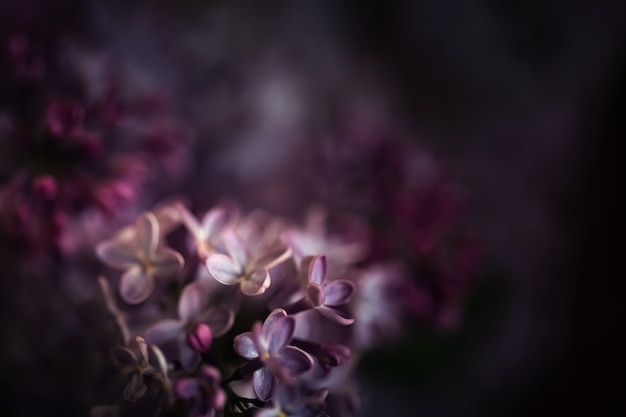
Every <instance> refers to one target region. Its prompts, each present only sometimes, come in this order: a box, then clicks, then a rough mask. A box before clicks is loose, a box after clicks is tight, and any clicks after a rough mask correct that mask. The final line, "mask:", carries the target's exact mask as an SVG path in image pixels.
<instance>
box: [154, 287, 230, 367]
mask: <svg viewBox="0 0 626 417" xmlns="http://www.w3.org/2000/svg"><path fill="white" fill-rule="evenodd" d="M206 302H207V294H206V291H205V290H204V287H203V286H202V284H200V283H199V282H194V283H191V284H189V285H187V286H186V287H185V289H184V290H183V293H182V294H181V296H180V299H179V300H178V320H174V319H164V320H161V321H159V322H158V323H156V324H154V325H152V326H151V327H149V328H148V329H147V330H146V332H145V334H144V337H145V338H146V340H147V341H148V342H150V343H151V344H155V345H162V344H164V343H167V342H170V341H175V342H177V343H178V350H179V359H180V361H181V363H182V365H183V367H184V368H185V369H193V368H194V367H195V366H197V364H198V361H199V358H200V357H199V355H198V353H199V352H204V351H206V350H208V349H210V344H211V341H212V338H213V337H219V336H222V335H223V334H225V333H226V332H227V331H228V330H229V329H230V328H231V326H232V325H233V321H234V313H233V311H232V310H231V309H229V308H227V307H222V306H220V307H213V308H205V307H206ZM205 326H206V327H205Z"/></svg>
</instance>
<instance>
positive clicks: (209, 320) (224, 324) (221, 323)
mask: <svg viewBox="0 0 626 417" xmlns="http://www.w3.org/2000/svg"><path fill="white" fill-rule="evenodd" d="M202 316H203V318H202V322H203V323H205V324H207V325H208V326H209V327H210V328H211V331H212V332H213V336H214V337H220V336H223V335H224V334H226V332H228V331H229V330H230V328H231V327H232V326H233V323H234V322H235V313H234V312H233V310H231V309H230V308H228V307H225V306H217V307H213V308H210V309H208V310H206V311H205V313H203V314H202Z"/></svg>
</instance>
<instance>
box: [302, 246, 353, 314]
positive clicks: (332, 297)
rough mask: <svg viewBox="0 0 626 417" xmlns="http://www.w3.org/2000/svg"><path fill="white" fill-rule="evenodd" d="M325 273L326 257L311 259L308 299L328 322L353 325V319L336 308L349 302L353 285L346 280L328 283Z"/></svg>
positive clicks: (307, 290) (320, 256)
mask: <svg viewBox="0 0 626 417" xmlns="http://www.w3.org/2000/svg"><path fill="white" fill-rule="evenodd" d="M326 273H327V264H326V256H324V255H319V256H316V257H315V258H313V259H312V260H311V263H310V264H309V270H308V279H309V283H308V285H307V288H306V293H307V297H308V299H309V300H310V301H311V303H312V304H313V306H314V308H315V309H316V310H317V311H319V312H320V313H321V314H323V315H324V316H325V317H327V318H329V319H330V320H333V321H335V322H337V323H339V324H343V325H348V324H352V323H354V318H352V317H351V316H349V315H348V314H347V313H345V312H343V311H341V310H339V309H337V308H336V307H338V306H342V305H344V304H348V303H349V302H350V300H351V299H352V295H353V294H354V290H355V286H354V284H353V283H352V282H351V281H348V280H346V279H339V280H336V281H330V282H328V281H327V280H326Z"/></svg>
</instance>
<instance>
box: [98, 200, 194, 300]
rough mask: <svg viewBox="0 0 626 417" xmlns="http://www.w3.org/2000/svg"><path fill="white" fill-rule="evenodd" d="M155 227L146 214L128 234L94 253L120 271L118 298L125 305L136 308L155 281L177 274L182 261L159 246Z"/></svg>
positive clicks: (104, 244)
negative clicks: (131, 305) (134, 305)
mask: <svg viewBox="0 0 626 417" xmlns="http://www.w3.org/2000/svg"><path fill="white" fill-rule="evenodd" d="M159 240H160V239H159V223H158V222H157V219H156V217H155V216H154V214H152V213H150V212H146V213H144V214H142V215H141V216H140V217H139V218H138V219H137V221H136V222H135V226H134V229H133V230H132V232H130V233H124V234H123V235H118V236H116V237H114V238H113V239H111V240H107V241H105V242H103V243H101V244H99V245H98V247H97V248H96V253H97V254H98V256H99V257H100V259H101V260H102V261H103V262H105V263H106V264H107V265H109V266H111V267H113V268H117V269H121V270H124V271H125V272H124V275H122V278H121V280H120V295H121V296H122V299H123V300H124V301H126V302H127V303H129V304H139V303H141V302H142V301H144V300H145V299H146V298H148V297H149V296H150V294H152V291H153V290H154V278H155V277H169V276H172V275H175V274H177V273H178V272H179V271H180V270H181V269H182V266H183V263H184V260H183V257H182V256H181V255H180V254H179V253H178V252H176V251H174V250H172V249H169V248H164V247H161V246H160V245H159Z"/></svg>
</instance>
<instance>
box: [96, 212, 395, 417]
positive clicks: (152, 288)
mask: <svg viewBox="0 0 626 417" xmlns="http://www.w3.org/2000/svg"><path fill="white" fill-rule="evenodd" d="M311 213H312V214H311V216H309V219H308V221H307V226H305V227H300V226H298V225H296V224H291V223H289V222H287V221H285V220H282V219H278V218H273V217H271V216H269V215H267V214H264V213H260V212H253V213H250V214H248V215H245V216H243V215H242V214H240V213H239V210H238V209H236V208H234V207H233V206H231V205H226V204H224V205H220V206H216V207H214V208H212V209H211V210H209V211H208V212H207V213H205V215H204V216H203V219H202V220H199V219H198V218H196V216H194V215H193V214H192V213H191V212H190V211H189V210H188V209H187V207H186V206H185V205H183V204H182V203H180V202H173V203H171V204H169V205H165V206H163V205H162V206H160V208H158V209H156V210H154V211H153V212H145V213H143V214H141V215H140V216H139V218H138V219H137V220H136V221H135V222H134V223H133V224H131V225H129V226H127V227H125V228H123V229H122V230H120V231H118V232H117V233H116V234H114V235H113V236H112V237H111V238H110V239H108V240H106V241H103V242H101V243H100V244H99V245H98V246H97V248H96V253H97V255H98V257H99V258H100V259H101V260H102V261H103V262H104V263H105V264H106V265H108V266H109V267H110V268H112V269H116V270H118V271H119V273H118V274H117V275H115V274H111V272H112V271H109V273H108V275H109V279H105V278H101V279H100V284H101V287H102V289H103V294H104V298H105V304H106V306H107V309H108V311H109V313H110V314H111V317H112V318H113V319H114V320H115V323H116V324H117V326H118V327H119V330H120V335H121V338H120V340H121V341H122V346H119V347H116V348H114V350H113V359H114V361H115V363H116V365H117V368H118V369H121V370H122V372H123V373H124V375H126V377H127V378H128V379H129V380H128V382H127V385H126V386H125V387H124V388H123V390H122V392H121V393H120V396H119V398H118V400H119V401H118V403H116V404H112V405H107V406H98V407H94V409H93V415H94V416H95V415H109V414H108V413H112V414H113V415H139V413H138V411H137V410H150V412H149V413H147V414H146V415H151V416H157V415H165V414H166V413H168V412H172V410H179V411H180V410H186V411H183V412H184V413H188V415H191V416H237V415H256V416H264V417H267V416H281V417H285V416H290V417H296V416H300V417H315V416H325V415H333V414H332V407H330V406H329V404H328V403H327V402H326V399H327V398H330V397H337V398H343V399H344V400H345V401H349V402H356V399H355V398H353V394H352V392H351V391H350V390H346V387H347V386H350V385H351V382H352V369H353V368H354V365H355V362H356V360H357V359H358V356H359V354H360V353H361V352H363V351H364V350H366V349H367V348H368V347H369V346H370V344H368V343H367V342H366V343H364V342H363V337H362V336H360V335H361V334H362V333H363V331H364V330H363V329H361V330H359V320H360V317H359V314H360V315H362V316H363V318H364V319H365V321H364V325H365V326H366V328H370V327H371V326H376V325H378V324H379V322H377V321H376V320H372V319H371V317H370V315H371V313H370V311H380V310H383V309H385V308H387V307H388V306H389V305H391V304H393V303H394V302H395V301H397V300H394V299H390V298H389V297H386V296H385V294H384V293H382V294H379V297H378V299H376V298H372V297H369V298H368V297H367V290H366V292H365V293H364V294H363V295H365V298H364V297H363V296H362V295H361V294H360V289H361V287H362V286H363V287H364V288H366V289H367V286H368V285H369V284H368V282H369V280H370V278H368V277H369V276H371V275H372V273H373V272H372V268H374V269H376V268H378V269H376V270H377V271H378V275H381V274H382V275H383V276H384V275H385V267H384V266H378V267H375V266H370V267H368V268H363V267H362V266H360V265H358V264H357V262H358V260H359V259H360V258H362V257H363V256H365V255H366V254H367V249H366V248H367V247H368V246H369V244H368V242H367V241H365V240H360V241H355V240H354V239H353V238H350V239H349V238H346V237H345V236H338V235H328V234H327V231H326V230H325V228H324V223H325V222H324V220H323V216H321V213H320V211H319V210H313V211H312V212H311ZM312 217H314V218H315V219H316V220H315V221H314V220H313V219H312ZM316 221H319V222H318V223H316ZM316 224H317V226H316ZM181 230H182V231H186V232H187V233H186V234H187V236H188V238H187V239H182V240H181V239H178V240H176V239H172V238H170V237H171V236H172V235H176V233H178V231H181ZM170 242H173V243H171V245H174V246H175V247H176V249H173V248H172V247H170ZM177 245H178V246H177ZM181 253H185V254H186V256H185V257H183V255H181ZM109 282H114V283H116V287H117V293H118V294H119V298H120V299H121V301H122V302H123V306H122V307H119V306H118V303H117V302H116V301H115V298H117V297H115V296H114V295H113V292H112V291H111V290H110V286H109ZM392 296H394V295H393V294H392ZM172 301H174V302H172ZM396 310H401V306H396ZM393 311H395V310H393ZM400 315H401V313H398V314H397V316H398V317H399V316H400ZM381 317H383V319H384V320H390V321H391V322H393V320H394V313H393V312H381ZM372 322H374V323H373V324H372ZM391 325H393V323H391ZM136 344H138V345H139V351H140V353H138V354H134V353H132V350H131V347H132V346H133V345H136ZM148 350H150V351H151V352H152V353H153V356H155V357H156V359H157V365H149V361H148V354H147V353H146V352H148ZM129 375H130V376H129ZM147 377H149V378H150V379H151V381H157V382H159V392H160V397H159V398H160V399H159V400H156V399H155V398H154V397H153V396H148V395H147V394H146V392H147V391H148V388H147V383H146V382H145V380H146V378H147ZM142 402H147V403H149V404H153V405H154V404H160V406H158V407H154V406H152V407H149V406H141V407H138V406H137V404H141V403H142ZM335 402H336V401H335ZM128 410H130V411H128ZM142 415H143V414H142Z"/></svg>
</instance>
